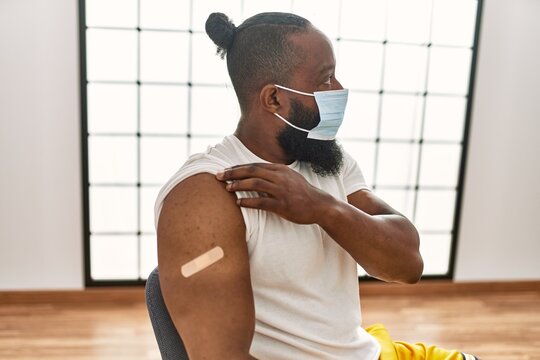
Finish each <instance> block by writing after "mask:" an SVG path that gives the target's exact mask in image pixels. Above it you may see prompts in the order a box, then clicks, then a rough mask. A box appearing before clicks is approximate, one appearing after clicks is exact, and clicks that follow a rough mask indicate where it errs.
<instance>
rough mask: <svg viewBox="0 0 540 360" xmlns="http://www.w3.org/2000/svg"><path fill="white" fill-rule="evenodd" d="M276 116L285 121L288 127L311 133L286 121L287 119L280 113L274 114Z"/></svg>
mask: <svg viewBox="0 0 540 360" xmlns="http://www.w3.org/2000/svg"><path fill="white" fill-rule="evenodd" d="M274 115H276V116H277V117H278V118H280V119H281V120H283V121H284V122H285V123H286V124H287V125H289V126H291V127H293V128H295V129H296V130H300V131H303V132H307V133H308V132H310V131H311V130H306V129H302V128H301V127H298V126H296V125H294V124H291V123H290V122H288V121H287V120H285V118H284V117H283V116H281V115H279V114H278V113H274Z"/></svg>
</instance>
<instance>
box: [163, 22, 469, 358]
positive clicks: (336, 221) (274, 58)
mask: <svg viewBox="0 0 540 360" xmlns="http://www.w3.org/2000/svg"><path fill="white" fill-rule="evenodd" d="M206 31H207V33H208V35H209V36H210V38H211V39H212V40H213V41H214V42H215V43H216V44H217V45H218V53H220V54H221V56H222V57H225V56H226V57H227V68H228V71H229V75H230V77H231V80H232V83H233V86H234V89H235V91H236V94H237V97H238V101H239V104H240V108H241V118H240V121H239V123H238V127H237V129H236V132H235V134H234V135H230V136H228V137H226V138H225V139H224V140H223V142H222V143H220V144H218V145H216V146H214V147H211V148H209V149H208V150H207V151H206V152H205V153H202V154H196V155H194V156H192V157H191V158H190V159H189V160H188V161H187V162H186V163H185V164H184V165H183V166H182V168H181V169H180V170H179V172H178V173H177V174H175V176H173V178H171V179H170V181H169V182H168V183H167V184H166V185H165V186H164V187H163V189H162V191H161V192H160V194H159V196H158V199H157V202H156V226H157V233H158V261H159V270H160V281H161V286H162V290H163V295H164V298H165V301H166V304H167V307H168V309H169V312H170V313H171V317H172V319H173V321H174V323H175V326H176V328H177V329H178V332H179V333H180V335H181V337H182V339H183V340H184V343H185V345H186V348H187V351H188V354H189V357H190V359H195V360H198V359H254V358H255V359H295V360H296V359H377V358H379V357H380V358H381V359H389V358H392V356H394V355H396V356H397V355H398V354H402V355H401V356H402V357H401V358H413V357H415V356H422V357H424V356H427V357H429V356H432V357H431V358H441V359H442V358H444V359H462V358H464V357H463V356H462V355H461V354H460V353H458V352H455V351H454V352H450V351H446V350H443V349H438V348H435V347H431V348H428V349H425V348H423V347H422V346H423V345H408V344H401V343H394V342H392V340H391V339H390V337H389V336H388V334H387V333H386V332H385V329H384V328H383V327H382V326H380V325H377V326H374V327H371V328H368V329H367V331H366V330H364V329H362V328H361V326H360V325H361V315H360V303H359V292H358V279H357V272H356V264H357V263H358V264H360V265H361V266H362V267H363V268H364V269H365V270H366V271H367V272H368V273H369V274H370V275H371V276H374V277H377V278H379V279H381V280H384V281H391V282H401V283H415V282H417V281H418V279H419V278H420V276H421V274H422V269H423V262H422V258H421V256H420V253H419V238H418V233H417V231H416V229H415V228H414V226H413V225H412V224H411V223H410V222H409V221H408V220H407V219H406V218H405V217H404V216H402V215H401V214H399V213H398V212H397V211H395V210H394V209H392V208H391V207H390V206H389V205H387V204H386V203H385V202H384V201H382V200H381V199H379V198H378V197H377V196H376V195H374V194H373V193H372V192H371V191H369V189H368V187H367V186H366V184H365V181H364V178H363V176H362V173H361V171H360V169H359V167H358V165H357V164H356V162H355V161H354V160H353V159H352V158H351V157H350V156H348V155H347V154H346V153H345V152H343V151H342V150H341V148H340V146H339V145H338V144H337V143H336V141H335V140H334V136H335V132H336V131H337V128H338V127H339V124H340V122H341V120H342V116H343V110H344V106H345V104H346V99H347V90H344V89H343V87H342V86H341V84H340V82H339V81H338V80H337V79H336V77H335V67H336V63H335V58H334V53H333V50H332V46H331V43H330V41H329V40H328V38H327V37H326V36H325V35H324V34H322V33H321V32H320V31H319V30H317V29H316V28H315V27H314V26H313V25H312V24H311V23H310V22H309V21H307V20H306V19H304V18H301V17H299V16H296V15H293V14H284V13H263V14H258V15H255V16H253V17H251V18H249V19H247V20H246V21H245V22H244V23H243V24H242V25H240V26H239V27H236V26H234V25H233V24H232V22H230V20H229V19H228V18H227V17H226V16H225V15H224V14H219V13H214V14H212V15H210V17H209V19H208V21H207V23H206ZM208 103H209V106H212V99H208ZM216 110H217V111H218V112H219V109H216ZM223 116H224V117H226V116H227V114H223ZM217 121H219V119H217ZM422 351H423V355H419V354H420V352H422ZM389 354H390V355H389ZM389 356H390V357H389ZM394 358H397V357H394Z"/></svg>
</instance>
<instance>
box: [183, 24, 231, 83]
mask: <svg viewBox="0 0 540 360" xmlns="http://www.w3.org/2000/svg"><path fill="white" fill-rule="evenodd" d="M216 50H217V47H216V45H215V44H214V43H213V42H212V40H210V38H209V37H208V35H206V34H193V59H197V61H194V62H193V63H192V65H191V71H192V77H191V80H192V82H193V83H195V84H201V83H202V84H219V85H225V84H229V86H232V83H231V79H230V78H229V73H228V72H227V61H226V59H221V57H220V56H218V55H216Z"/></svg>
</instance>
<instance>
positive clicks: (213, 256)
mask: <svg viewBox="0 0 540 360" xmlns="http://www.w3.org/2000/svg"><path fill="white" fill-rule="evenodd" d="M222 258H223V249H222V248H221V247H220V246H216V247H215V248H213V249H212V250H209V251H207V252H205V253H204V254H202V255H200V256H197V257H196V258H195V259H193V260H191V261H190V262H188V263H185V264H184V265H182V270H181V271H182V275H183V276H184V277H186V278H188V277H190V276H191V275H193V274H196V273H198V272H199V271H201V270H203V269H206V268H207V267H209V266H210V265H212V264H213V263H215V262H217V261H219V260H221V259H222Z"/></svg>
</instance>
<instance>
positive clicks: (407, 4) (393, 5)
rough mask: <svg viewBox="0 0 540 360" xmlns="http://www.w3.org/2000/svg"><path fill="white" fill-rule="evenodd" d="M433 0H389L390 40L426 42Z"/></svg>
mask: <svg viewBox="0 0 540 360" xmlns="http://www.w3.org/2000/svg"><path fill="white" fill-rule="evenodd" d="M431 2H432V0H407V1H403V0H389V2H388V33H387V39H388V41H398V42H411V43H416V44H426V43H427V42H428V41H429V26H430V21H431Z"/></svg>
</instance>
